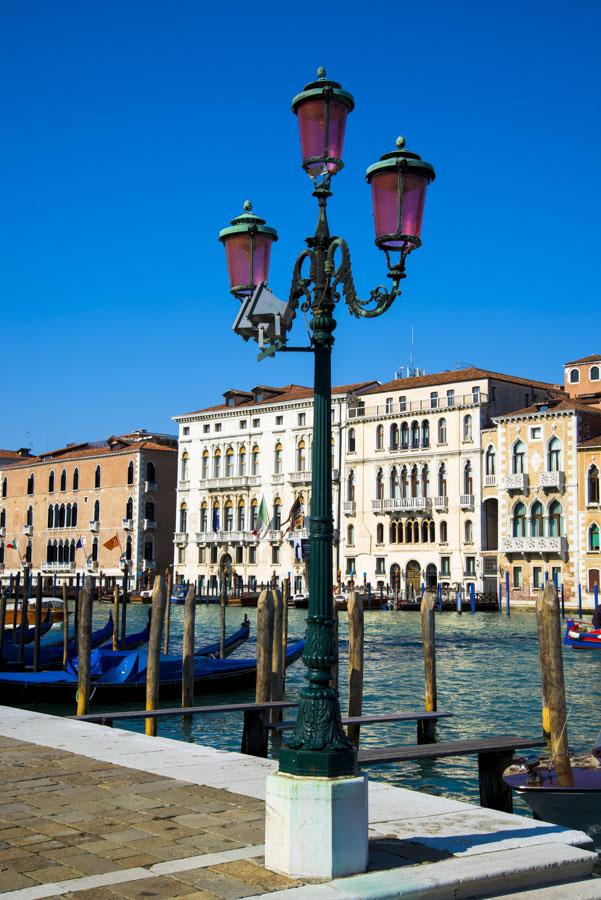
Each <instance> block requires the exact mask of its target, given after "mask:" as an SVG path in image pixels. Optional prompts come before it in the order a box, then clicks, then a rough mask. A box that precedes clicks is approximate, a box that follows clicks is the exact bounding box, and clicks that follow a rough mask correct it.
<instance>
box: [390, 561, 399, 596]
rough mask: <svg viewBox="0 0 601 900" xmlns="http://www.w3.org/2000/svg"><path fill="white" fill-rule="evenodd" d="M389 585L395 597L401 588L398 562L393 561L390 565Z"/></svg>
mask: <svg viewBox="0 0 601 900" xmlns="http://www.w3.org/2000/svg"><path fill="white" fill-rule="evenodd" d="M390 587H391V590H392V592H393V594H394V595H395V597H398V595H399V593H400V590H401V567H400V566H399V564H398V563H393V564H392V565H391V567H390Z"/></svg>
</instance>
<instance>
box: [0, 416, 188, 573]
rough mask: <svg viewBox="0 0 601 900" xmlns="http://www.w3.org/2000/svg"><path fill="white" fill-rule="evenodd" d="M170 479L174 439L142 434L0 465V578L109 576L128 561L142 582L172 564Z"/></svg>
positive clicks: (172, 477) (172, 480)
mask: <svg viewBox="0 0 601 900" xmlns="http://www.w3.org/2000/svg"><path fill="white" fill-rule="evenodd" d="M176 474H177V442H176V440H175V438H172V437H169V436H167V435H156V434H149V433H148V432H146V431H143V430H140V431H137V432H132V433H131V434H126V435H121V436H119V437H110V438H109V439H108V440H106V441H101V442H96V443H83V444H71V445H67V446H66V447H63V448H61V449H59V450H55V451H52V452H48V453H44V454H39V455H37V456H28V457H24V458H20V459H19V460H18V461H11V462H9V463H4V464H2V466H1V467H0V572H1V573H2V575H3V576H4V577H5V578H6V577H7V576H10V575H15V574H16V573H17V572H18V571H19V570H20V569H21V568H22V567H23V566H24V565H27V566H29V568H30V569H31V571H32V574H34V575H39V574H41V575H43V576H48V577H50V576H54V575H56V576H58V578H59V581H60V580H62V579H63V578H66V577H72V576H73V575H75V574H77V573H85V572H88V573H95V574H97V573H103V574H104V575H106V576H109V577H118V576H120V575H121V573H122V571H123V568H124V565H125V562H127V565H128V568H129V571H130V583H131V585H132V586H139V585H142V584H144V583H145V582H146V580H147V579H148V577H150V576H151V574H152V573H153V572H155V571H163V570H164V569H165V568H166V567H167V566H169V565H170V564H171V561H172V546H173V545H172V540H173V520H174V516H175V481H176ZM107 543H108V544H109V546H108V547H107V546H105V545H106V544H107ZM111 544H112V545H113V546H111Z"/></svg>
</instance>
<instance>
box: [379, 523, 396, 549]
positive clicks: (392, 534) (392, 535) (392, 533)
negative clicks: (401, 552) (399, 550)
mask: <svg viewBox="0 0 601 900" xmlns="http://www.w3.org/2000/svg"><path fill="white" fill-rule="evenodd" d="M383 541H384V528H383V527H382V542H383ZM396 542H397V540H396V522H391V523H390V528H389V529H388V543H389V544H396Z"/></svg>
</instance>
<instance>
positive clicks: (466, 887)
mask: <svg viewBox="0 0 601 900" xmlns="http://www.w3.org/2000/svg"><path fill="white" fill-rule="evenodd" d="M74 751H75V752H74ZM0 764H1V765H2V779H1V783H0V892H3V893H2V896H3V898H7V900H38V898H43V897H59V896H61V897H65V896H66V897H74V898H79V900H83V898H87V897H90V898H92V897H93V898H104V897H131V898H134V897H135V898H137V897H190V898H192V897H194V898H224V900H227V898H237V897H252V898H256V897H260V896H265V895H267V896H271V898H272V900H276V898H277V900H280V898H282V900H283V898H286V900H288V898H290V900H305V898H307V900H321V898H323V900H343V898H344V900H351V898H355V900H366V898H371V897H373V898H376V897H378V898H385V897H407V898H409V897H412V898H425V897H431V898H447V897H449V898H450V897H453V898H455V897H485V896H487V897H491V896H497V895H498V894H501V893H508V892H509V891H511V890H513V891H516V890H520V891H523V890H525V889H527V888H535V887H538V886H540V885H550V884H557V882H559V881H562V880H563V881H566V880H569V881H571V882H574V884H576V883H577V885H578V887H579V890H580V889H582V890H584V889H586V891H587V892H586V893H582V894H574V893H572V891H573V890H574V889H575V888H574V887H573V885H570V886H568V885H565V889H566V894H565V896H566V897H571V896H575V897H576V896H583V897H585V896H586V897H587V898H589V897H598V898H601V887H600V889H599V891H598V892H597V893H595V890H596V884H591V883H589V881H588V878H589V876H590V873H591V870H592V866H593V862H594V860H595V855H594V854H593V853H591V852H590V846H591V842H590V840H589V839H588V838H587V836H586V835H584V834H582V833H581V832H577V831H570V830H567V829H562V828H559V827H557V826H553V825H548V824H547V823H544V822H534V821H533V820H532V819H528V818H525V817H521V816H511V815H507V814H504V813H498V812H495V811H494V810H485V809H481V808H480V807H475V806H472V805H470V804H466V803H461V802H458V801H454V800H447V799H445V798H441V797H433V796H431V795H429V794H423V793H419V792H416V791H407V790H404V789H401V788H396V787H393V786H391V785H388V784H385V783H382V782H370V795H369V805H370V816H369V818H370V868H369V871H368V873H366V874H365V875H358V876H354V877H353V878H344V879H336V880H334V881H332V882H329V883H326V884H303V883H301V882H300V881H293V880H291V879H289V878H285V877H283V876H280V875H276V874H274V873H272V872H268V871H267V870H266V869H265V868H264V866H263V846H262V845H263V839H264V815H265V811H264V802H263V798H264V791H265V775H266V774H267V772H269V771H272V770H273V769H274V767H275V765H276V764H275V763H274V762H273V761H271V760H263V759H256V758H254V757H248V756H242V755H241V754H238V753H227V752H225V751H219V750H214V749H213V748H210V747H205V746H202V745H197V744H186V743H183V742H180V741H172V740H169V739H166V738H161V737H157V738H149V737H146V736H145V735H141V734H135V733H133V732H128V731H124V730H122V729H117V728H115V729H111V728H105V727H102V726H98V725H92V724H90V723H84V722H77V721H73V720H66V719H60V718H56V717H53V716H48V715H44V714H40V713H34V712H30V711H26V710H18V709H13V708H8V707H1V706H0ZM582 879H587V880H586V881H582ZM597 884H600V886H601V881H597ZM563 887H564V886H562V888H561V889H563ZM554 896H561V895H560V894H555V895H554Z"/></svg>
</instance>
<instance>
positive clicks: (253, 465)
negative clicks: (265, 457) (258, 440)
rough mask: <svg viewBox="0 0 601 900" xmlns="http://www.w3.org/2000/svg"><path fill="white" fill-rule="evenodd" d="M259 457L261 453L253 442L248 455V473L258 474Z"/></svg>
mask: <svg viewBox="0 0 601 900" xmlns="http://www.w3.org/2000/svg"><path fill="white" fill-rule="evenodd" d="M260 459H261V454H260V452H259V448H258V447H257V445H256V444H255V446H254V447H253V448H252V453H251V455H250V474H251V475H258V474H259V461H260Z"/></svg>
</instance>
